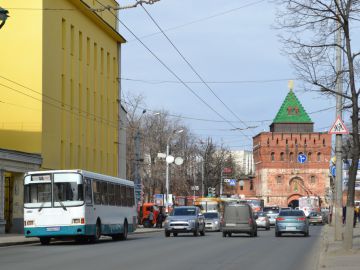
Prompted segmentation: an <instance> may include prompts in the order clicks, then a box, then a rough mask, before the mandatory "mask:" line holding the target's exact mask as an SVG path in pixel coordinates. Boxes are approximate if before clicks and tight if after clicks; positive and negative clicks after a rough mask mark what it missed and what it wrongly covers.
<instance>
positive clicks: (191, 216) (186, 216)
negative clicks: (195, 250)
mask: <svg viewBox="0 0 360 270" xmlns="http://www.w3.org/2000/svg"><path fill="white" fill-rule="evenodd" d="M164 228H165V236H166V237H169V236H170V233H173V235H174V236H177V235H178V233H193V234H194V236H198V235H199V233H200V234H201V235H202V236H204V235H205V218H204V215H203V214H202V213H201V211H200V208H199V207H196V206H177V207H175V208H174V209H173V210H172V211H171V213H170V215H169V216H168V217H167V218H166V219H165V223H164Z"/></svg>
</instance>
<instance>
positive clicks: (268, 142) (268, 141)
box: [266, 138, 270, 146]
mask: <svg viewBox="0 0 360 270" xmlns="http://www.w3.org/2000/svg"><path fill="white" fill-rule="evenodd" d="M266 143H267V146H270V139H269V138H268V139H267V142H266Z"/></svg>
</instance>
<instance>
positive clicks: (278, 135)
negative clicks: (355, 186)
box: [253, 90, 331, 207]
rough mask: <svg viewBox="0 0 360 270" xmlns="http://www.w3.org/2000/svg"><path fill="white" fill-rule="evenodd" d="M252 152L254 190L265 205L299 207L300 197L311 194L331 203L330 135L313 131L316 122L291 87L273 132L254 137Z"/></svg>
mask: <svg viewBox="0 0 360 270" xmlns="http://www.w3.org/2000/svg"><path fill="white" fill-rule="evenodd" d="M253 154H254V162H255V179H254V186H255V187H254V188H255V193H256V196H257V197H259V198H262V199H264V202H265V205H279V206H283V207H286V206H292V207H296V206H298V198H299V197H301V196H308V195H315V196H319V197H320V199H321V202H322V204H323V205H327V204H328V203H329V202H328V201H327V195H328V192H329V190H330V180H329V162H330V158H331V135H330V134H328V133H322V132H314V131H313V122H312V121H311V119H310V117H309V116H308V114H307V113H306V111H305V109H304V108H303V106H302V104H301V103H300V101H299V100H298V99H297V97H296V95H295V94H294V92H293V91H292V90H290V91H289V93H288V95H287V96H286V98H285V100H284V102H283V104H282V106H281V108H280V109H279V111H278V113H277V115H276V117H275V119H274V121H273V123H272V124H271V125H270V132H261V133H259V134H258V135H256V136H255V137H254V138H253Z"/></svg>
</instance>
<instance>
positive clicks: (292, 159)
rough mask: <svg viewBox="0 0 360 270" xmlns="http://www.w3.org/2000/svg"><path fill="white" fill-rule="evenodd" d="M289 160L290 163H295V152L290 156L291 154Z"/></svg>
mask: <svg viewBox="0 0 360 270" xmlns="http://www.w3.org/2000/svg"><path fill="white" fill-rule="evenodd" d="M289 160H290V162H293V161H294V153H293V152H290V154H289Z"/></svg>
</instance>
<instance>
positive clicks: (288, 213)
mask: <svg viewBox="0 0 360 270" xmlns="http://www.w3.org/2000/svg"><path fill="white" fill-rule="evenodd" d="M279 216H283V217H294V216H295V217H301V216H305V214H304V212H303V211H280V214H279Z"/></svg>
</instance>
